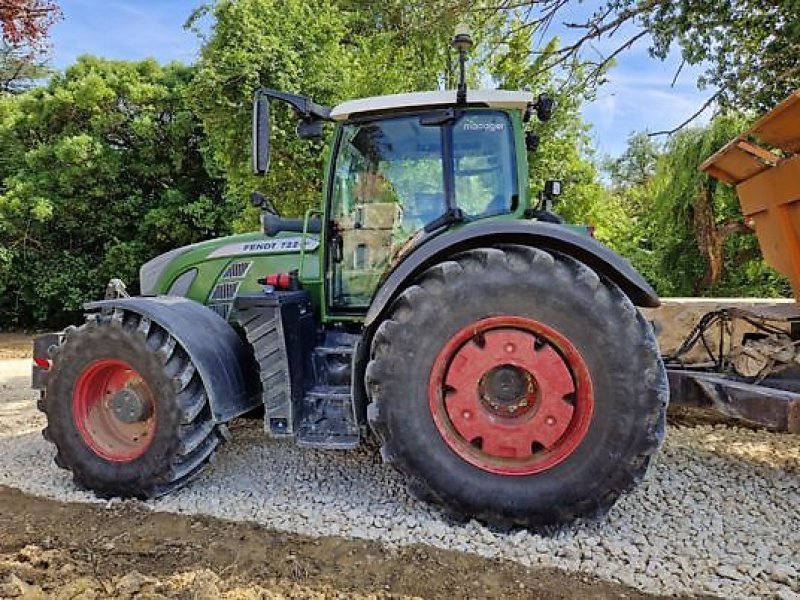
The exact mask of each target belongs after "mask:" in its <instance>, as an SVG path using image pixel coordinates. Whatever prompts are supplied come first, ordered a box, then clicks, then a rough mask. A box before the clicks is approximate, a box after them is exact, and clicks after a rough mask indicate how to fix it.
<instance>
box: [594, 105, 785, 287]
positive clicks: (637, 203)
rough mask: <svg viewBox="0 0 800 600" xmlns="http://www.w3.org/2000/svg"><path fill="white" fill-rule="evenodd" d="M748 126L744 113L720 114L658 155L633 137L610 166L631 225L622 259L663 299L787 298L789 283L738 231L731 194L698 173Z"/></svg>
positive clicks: (752, 237) (741, 228)
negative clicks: (691, 297)
mask: <svg viewBox="0 0 800 600" xmlns="http://www.w3.org/2000/svg"><path fill="white" fill-rule="evenodd" d="M748 123H749V119H748V118H747V117H746V116H744V115H742V114H741V113H733V112H729V113H725V114H722V115H719V116H718V117H717V118H715V119H714V120H713V121H712V122H711V123H710V124H709V125H708V126H706V127H698V128H693V129H687V130H684V131H681V132H680V133H678V134H676V135H675V136H673V137H672V138H671V139H670V141H669V142H668V144H667V145H666V147H665V148H663V149H659V148H658V147H657V146H654V145H652V144H649V143H647V142H645V141H644V138H643V137H642V136H643V135H645V134H637V135H635V136H633V137H631V139H630V140H629V146H628V149H627V151H626V152H625V153H624V154H623V156H622V157H621V158H620V159H619V160H617V161H613V162H612V163H610V164H608V165H607V168H608V169H609V174H610V176H611V179H612V183H613V188H612V189H613V193H614V194H615V195H616V196H617V197H619V198H621V199H622V202H623V204H624V206H625V209H626V211H627V213H628V214H629V216H630V218H631V220H632V222H633V227H631V229H630V230H629V232H628V234H629V237H628V239H627V241H626V242H625V245H626V246H627V248H628V251H627V255H628V257H629V258H630V259H631V260H632V261H633V263H634V265H635V266H637V267H638V268H639V269H640V271H641V272H642V273H643V274H644V275H645V277H646V278H648V279H649V280H650V281H651V283H653V284H654V285H655V286H656V289H657V290H658V292H659V293H660V294H662V295H666V296H691V295H702V296H784V295H787V293H788V291H789V288H788V285H787V283H786V281H785V280H784V279H783V278H781V277H780V276H779V275H778V274H777V273H775V271H773V270H772V269H770V268H769V267H767V266H766V265H765V264H764V262H763V259H762V258H761V254H760V252H759V249H758V242H757V240H756V237H755V235H754V234H753V233H751V232H748V231H747V230H746V228H745V227H744V225H743V224H742V217H741V211H740V208H739V202H738V199H737V198H736V193H735V191H734V190H733V188H731V187H729V186H726V185H723V184H721V183H718V182H717V181H715V180H714V179H712V178H710V177H709V176H708V175H706V174H704V173H702V172H700V171H699V170H698V167H699V165H700V164H701V163H702V162H704V161H705V160H706V159H707V158H708V157H710V156H711V155H712V154H714V153H715V152H716V151H717V150H719V149H720V148H722V146H724V145H725V144H726V143H727V142H728V141H730V140H731V139H732V138H734V137H735V136H736V135H738V134H739V133H741V132H742V131H744V130H745V129H747V126H748ZM717 256H719V259H717V258H716V257H717ZM715 263H717V264H715Z"/></svg>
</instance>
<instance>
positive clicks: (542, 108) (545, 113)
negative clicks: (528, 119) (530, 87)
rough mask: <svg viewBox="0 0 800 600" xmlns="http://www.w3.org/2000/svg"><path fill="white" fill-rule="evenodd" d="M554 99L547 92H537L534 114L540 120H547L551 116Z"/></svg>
mask: <svg viewBox="0 0 800 600" xmlns="http://www.w3.org/2000/svg"><path fill="white" fill-rule="evenodd" d="M554 106H555V100H553V99H552V98H551V97H550V96H548V95H547V94H539V98H538V99H537V100H536V116H537V118H538V119H539V120H540V121H549V120H550V119H551V118H552V116H553V107H554Z"/></svg>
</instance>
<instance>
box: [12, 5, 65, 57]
mask: <svg viewBox="0 0 800 600" xmlns="http://www.w3.org/2000/svg"><path fill="white" fill-rule="evenodd" d="M60 15H61V11H60V10H59V8H58V5H57V4H56V3H55V2H53V1H52V0H0V38H2V40H3V41H4V42H5V43H7V44H9V45H11V46H20V45H22V44H26V45H30V46H40V45H41V44H42V43H43V42H44V40H45V39H46V37H47V33H48V31H49V29H50V27H51V26H52V25H53V24H54V23H55V22H56V20H57V19H58V18H59V17H60Z"/></svg>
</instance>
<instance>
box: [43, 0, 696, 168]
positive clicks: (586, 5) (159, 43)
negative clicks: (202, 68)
mask: <svg viewBox="0 0 800 600" xmlns="http://www.w3.org/2000/svg"><path fill="white" fill-rule="evenodd" d="M200 3H201V2H200V0H62V2H61V6H62V9H63V12H64V20H63V21H62V22H61V23H59V24H58V25H57V26H56V27H55V28H54V30H53V39H52V41H53V50H54V52H53V62H54V64H55V66H56V67H58V68H64V67H66V66H68V65H69V64H71V63H72V62H74V61H75V59H76V58H77V57H78V56H80V55H81V54H96V55H99V56H104V57H108V58H120V59H127V60H135V59H142V58H147V57H152V58H155V59H157V60H158V61H159V62H169V61H172V60H179V61H183V62H192V61H193V60H194V59H195V58H196V56H197V50H198V47H199V40H198V39H197V37H196V36H195V35H194V34H193V33H191V32H188V31H186V30H185V29H184V28H183V24H184V22H185V21H186V19H187V17H188V16H189V14H190V13H191V11H192V10H193V9H194V8H196V7H197V6H198V5H199V4H200ZM597 4H598V2H597V0H590V1H588V2H582V3H575V5H574V9H573V10H572V11H571V14H568V15H565V16H564V19H563V20H573V21H575V20H578V19H579V18H580V16H581V15H585V14H587V13H590V12H591V11H592V10H593V8H595V7H596V6H597ZM554 31H555V32H556V33H560V34H561V35H562V36H563V37H564V39H565V40H569V37H570V35H571V34H570V32H569V31H568V30H565V29H563V28H562V29H561V30H557V29H556V30H554ZM624 34H625V31H620V32H618V34H617V36H616V37H615V38H613V39H611V40H606V41H603V42H601V43H600V44H599V46H598V49H599V50H600V51H603V50H606V49H607V48H609V47H610V45H611V44H614V43H616V42H617V40H622V39H624V38H623V37H622V36H624ZM678 64H679V57H678V56H677V55H676V54H673V55H671V56H670V57H669V59H668V60H667V61H665V62H663V63H662V62H660V61H658V60H655V59H652V58H650V57H649V56H648V54H647V43H646V41H645V40H641V41H640V42H639V44H638V45H637V46H635V47H634V48H632V49H631V50H629V51H627V52H625V53H624V54H623V55H621V56H620V58H619V60H618V62H617V66H616V67H615V68H614V69H612V70H611V72H610V73H609V77H608V79H609V83H608V84H607V85H605V86H604V87H603V88H601V89H600V91H599V92H598V94H597V99H596V100H595V101H593V102H591V103H589V104H587V105H586V106H585V107H584V110H583V116H584V118H585V119H586V121H587V122H589V123H591V124H592V125H593V129H592V134H591V135H592V140H593V143H594V146H595V148H596V150H597V153H598V155H600V156H602V155H605V154H610V155H617V154H619V153H620V152H622V151H623V150H624V149H625V140H626V139H627V137H628V135H629V134H630V133H631V132H634V131H643V130H649V131H657V130H662V129H670V128H672V127H674V126H675V125H676V124H678V123H680V122H682V121H683V120H684V119H685V118H687V117H688V116H689V115H691V114H692V113H693V112H694V111H695V110H696V109H697V108H699V107H700V106H701V105H702V104H703V101H704V100H705V99H706V98H707V97H708V95H710V94H709V93H708V92H700V91H698V90H697V89H696V87H695V85H694V82H695V78H696V75H697V72H698V71H697V69H692V68H684V70H683V72H682V73H681V76H680V78H679V79H678V82H677V83H676V85H675V86H673V87H671V86H670V83H671V81H672V77H673V75H674V73H675V71H676V69H677V67H678Z"/></svg>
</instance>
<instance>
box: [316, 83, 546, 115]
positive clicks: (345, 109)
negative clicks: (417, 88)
mask: <svg viewBox="0 0 800 600" xmlns="http://www.w3.org/2000/svg"><path fill="white" fill-rule="evenodd" d="M531 102H533V92H523V91H508V90H467V105H468V106H475V105H478V106H487V107H489V108H501V109H512V110H514V109H516V110H525V109H526V108H527V107H528V104H530V103H531ZM456 104H457V102H456V91H455V90H441V91H435V92H411V93H407V94H390V95H388V96H373V97H371V98H359V99H357V100H348V101H347V102H342V103H341V104H339V105H337V106H335V107H334V108H333V110H331V118H332V119H333V120H335V121H345V120H347V119H349V118H350V117H354V116H356V115H362V114H369V113H382V112H396V111H398V110H402V109H415V108H424V107H442V106H456Z"/></svg>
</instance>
